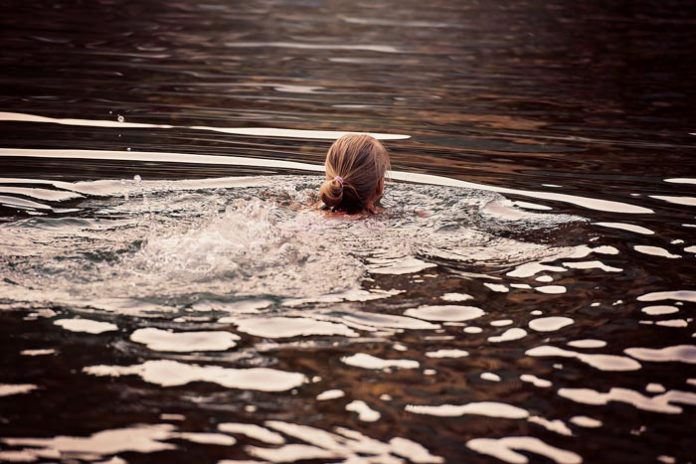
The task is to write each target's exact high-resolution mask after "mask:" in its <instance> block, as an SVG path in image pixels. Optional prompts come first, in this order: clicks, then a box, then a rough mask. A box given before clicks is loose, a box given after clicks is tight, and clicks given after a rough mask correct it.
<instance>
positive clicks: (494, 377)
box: [480, 372, 502, 382]
mask: <svg viewBox="0 0 696 464" xmlns="http://www.w3.org/2000/svg"><path fill="white" fill-rule="evenodd" d="M480 377H481V379H483V380H487V381H489V382H500V381H501V380H502V379H501V378H500V376H499V375H498V374H495V373H493V372H483V373H482V374H481V376H480Z"/></svg>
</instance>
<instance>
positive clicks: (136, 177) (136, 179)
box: [129, 148, 143, 184]
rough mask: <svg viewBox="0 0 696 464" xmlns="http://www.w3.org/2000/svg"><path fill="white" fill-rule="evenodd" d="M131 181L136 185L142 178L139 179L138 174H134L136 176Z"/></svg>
mask: <svg viewBox="0 0 696 464" xmlns="http://www.w3.org/2000/svg"><path fill="white" fill-rule="evenodd" d="M129 150H130V148H129ZM133 180H134V181H135V182H136V183H138V184H139V183H140V181H142V180H143V179H142V177H140V176H139V175H138V174H136V175H134V176H133Z"/></svg>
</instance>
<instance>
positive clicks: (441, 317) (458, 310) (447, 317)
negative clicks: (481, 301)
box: [404, 305, 486, 322]
mask: <svg viewBox="0 0 696 464" xmlns="http://www.w3.org/2000/svg"><path fill="white" fill-rule="evenodd" d="M404 314H405V315H406V316H412V317H416V318H418V319H425V320H426V321H448V322H461V321H469V320H471V319H476V318H479V317H481V316H483V315H484V314H486V313H485V312H484V311H483V310H482V309H481V308H477V307H475V306H457V305H439V306H419V307H418V308H411V309H408V310H406V312H404Z"/></svg>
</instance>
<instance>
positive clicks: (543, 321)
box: [529, 316, 575, 332]
mask: <svg viewBox="0 0 696 464" xmlns="http://www.w3.org/2000/svg"><path fill="white" fill-rule="evenodd" d="M574 322H575V321H573V320H572V319H571V318H569V317H558V316H551V317H540V318H537V319H532V320H531V321H529V328H530V329H532V330H536V331H537V332H555V331H556V330H560V329H562V328H563V327H567V326H569V325H571V324H573V323H574Z"/></svg>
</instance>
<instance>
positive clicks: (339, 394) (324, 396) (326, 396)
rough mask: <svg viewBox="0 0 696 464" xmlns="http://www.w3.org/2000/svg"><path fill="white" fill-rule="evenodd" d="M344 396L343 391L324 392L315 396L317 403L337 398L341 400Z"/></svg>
mask: <svg viewBox="0 0 696 464" xmlns="http://www.w3.org/2000/svg"><path fill="white" fill-rule="evenodd" d="M344 396H346V394H345V393H344V392H343V390H338V389H334V390H326V391H323V392H321V393H319V394H318V395H317V401H328V400H335V399H338V398H343V397H344Z"/></svg>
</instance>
